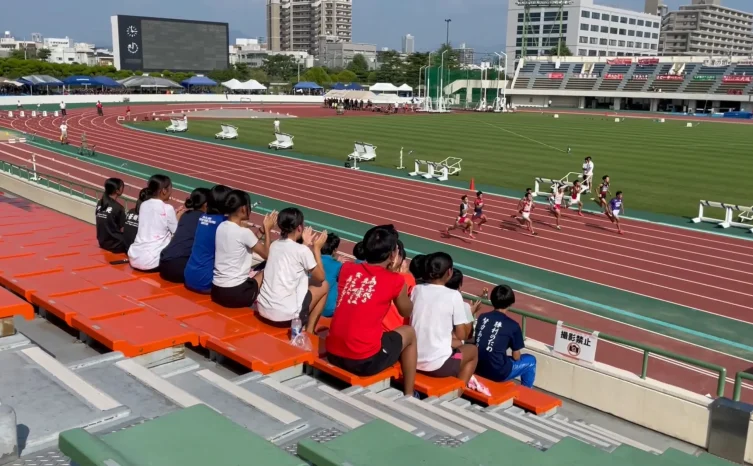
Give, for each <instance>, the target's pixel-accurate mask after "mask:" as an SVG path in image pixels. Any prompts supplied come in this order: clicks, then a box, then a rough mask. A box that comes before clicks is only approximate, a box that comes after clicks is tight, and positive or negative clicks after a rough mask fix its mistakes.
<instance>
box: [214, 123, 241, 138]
mask: <svg viewBox="0 0 753 466" xmlns="http://www.w3.org/2000/svg"><path fill="white" fill-rule="evenodd" d="M220 128H221V129H222V131H220V132H219V133H217V134H215V135H214V138H215V139H238V127H237V126H232V125H220Z"/></svg>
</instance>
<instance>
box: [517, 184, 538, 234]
mask: <svg viewBox="0 0 753 466" xmlns="http://www.w3.org/2000/svg"><path fill="white" fill-rule="evenodd" d="M535 208H536V204H534V202H533V194H532V193H526V195H525V197H524V198H523V199H521V200H520V202H519V203H518V213H519V214H520V217H516V219H517V220H518V221H519V222H520V223H521V224H522V225H526V227H527V228H528V231H530V232H531V235H533V236H536V232H535V231H533V222H532V221H531V212H533V209H535Z"/></svg>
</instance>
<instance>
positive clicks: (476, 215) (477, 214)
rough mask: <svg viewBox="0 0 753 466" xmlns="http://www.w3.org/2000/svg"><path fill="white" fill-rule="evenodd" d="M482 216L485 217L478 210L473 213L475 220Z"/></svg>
mask: <svg viewBox="0 0 753 466" xmlns="http://www.w3.org/2000/svg"><path fill="white" fill-rule="evenodd" d="M482 215H484V213H483V212H482V211H480V210H477V211H476V212H474V213H473V218H477V217H481V216H482Z"/></svg>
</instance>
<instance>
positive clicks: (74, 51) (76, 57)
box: [42, 37, 99, 66]
mask: <svg viewBox="0 0 753 466" xmlns="http://www.w3.org/2000/svg"><path fill="white" fill-rule="evenodd" d="M42 43H43V47H42V48H45V49H47V50H49V51H50V56H49V58H47V61H48V62H50V63H67V64H71V63H79V64H82V65H89V66H95V65H98V64H99V58H98V56H97V53H96V51H95V45H94V44H88V43H86V42H73V39H71V38H70V37H65V38H63V39H57V38H52V37H46V38H44V39H43V40H42Z"/></svg>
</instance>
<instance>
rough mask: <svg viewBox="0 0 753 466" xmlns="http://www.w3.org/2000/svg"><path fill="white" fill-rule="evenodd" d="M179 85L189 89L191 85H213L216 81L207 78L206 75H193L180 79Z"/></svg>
mask: <svg viewBox="0 0 753 466" xmlns="http://www.w3.org/2000/svg"><path fill="white" fill-rule="evenodd" d="M180 85H181V86H183V87H185V88H186V89H189V88H191V87H193V86H206V87H214V86H216V85H217V83H216V82H215V81H212V80H211V79H209V78H207V77H206V76H193V77H190V78H188V79H184V80H183V81H181V82H180Z"/></svg>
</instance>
